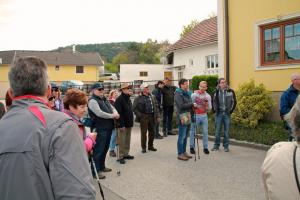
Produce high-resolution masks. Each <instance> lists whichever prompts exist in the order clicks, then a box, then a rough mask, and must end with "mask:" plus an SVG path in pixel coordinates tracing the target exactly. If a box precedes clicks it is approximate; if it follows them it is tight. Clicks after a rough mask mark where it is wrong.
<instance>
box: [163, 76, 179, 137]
mask: <svg viewBox="0 0 300 200" xmlns="http://www.w3.org/2000/svg"><path fill="white" fill-rule="evenodd" d="M175 90H176V87H175V86H172V85H171V80H170V79H169V78H167V77H166V78H165V80H164V87H163V88H162V90H161V92H162V94H163V133H164V136H165V137H167V136H168V135H175V134H174V133H173V132H172V119H173V112H174V94H175Z"/></svg>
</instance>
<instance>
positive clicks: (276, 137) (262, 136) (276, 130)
mask: <svg viewBox="0 0 300 200" xmlns="http://www.w3.org/2000/svg"><path fill="white" fill-rule="evenodd" d="M208 119H209V122H208V129H209V130H208V134H209V135H212V136H214V135H215V117H214V116H213V115H209V117H208ZM199 131H201V129H200V130H199ZM221 136H223V129H222V131H221ZM229 137H230V138H231V139H236V140H240V141H247V142H255V143H258V144H265V145H273V144H275V143H277V142H280V141H287V138H288V133H287V131H286V130H285V129H284V127H283V124H282V122H269V121H261V122H260V123H259V124H258V125H257V127H256V128H248V127H245V126H243V125H240V124H235V123H231V124H230V129H229Z"/></svg>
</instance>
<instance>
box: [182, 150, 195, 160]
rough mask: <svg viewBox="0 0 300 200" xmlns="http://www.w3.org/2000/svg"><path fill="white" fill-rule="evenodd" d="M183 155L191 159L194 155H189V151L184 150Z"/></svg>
mask: <svg viewBox="0 0 300 200" xmlns="http://www.w3.org/2000/svg"><path fill="white" fill-rule="evenodd" d="M183 155H184V156H185V157H187V158H188V159H190V158H192V157H193V156H191V155H189V154H188V153H187V152H184V153H183Z"/></svg>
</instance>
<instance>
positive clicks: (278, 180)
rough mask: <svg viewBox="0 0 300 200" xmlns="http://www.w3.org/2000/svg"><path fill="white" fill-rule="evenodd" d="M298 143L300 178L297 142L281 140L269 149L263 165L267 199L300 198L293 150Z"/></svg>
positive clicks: (299, 150) (285, 199) (298, 167)
mask: <svg viewBox="0 0 300 200" xmlns="http://www.w3.org/2000/svg"><path fill="white" fill-rule="evenodd" d="M295 145H298V149H297V153H296V165H297V171H298V178H300V149H299V147H300V145H299V144H297V143H295V142H279V143H277V144H274V145H273V146H272V148H271V149H270V150H269V151H268V153H267V156H266V158H265V160H264V162H263V165H262V167H261V170H262V179H263V184H264V189H265V192H266V199H270V200H297V199H299V200H300V194H299V191H298V188H297V183H296V179H295V175H294V168H293V152H294V149H295Z"/></svg>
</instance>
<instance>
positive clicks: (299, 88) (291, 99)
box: [280, 73, 300, 141]
mask: <svg viewBox="0 0 300 200" xmlns="http://www.w3.org/2000/svg"><path fill="white" fill-rule="evenodd" d="M291 82H292V84H291V85H290V87H289V88H288V89H287V90H286V91H285V92H284V93H283V94H282V95H281V98H280V116H281V118H282V119H283V118H284V115H286V114H287V113H289V112H290V110H291V108H292V107H293V105H294V104H295V101H296V99H297V96H298V95H299V93H300V74H298V73H295V74H292V76H291ZM285 127H286V129H287V130H288V131H289V136H288V140H289V141H292V140H293V139H294V137H293V136H292V130H291V128H290V126H289V125H288V123H286V122H285Z"/></svg>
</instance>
